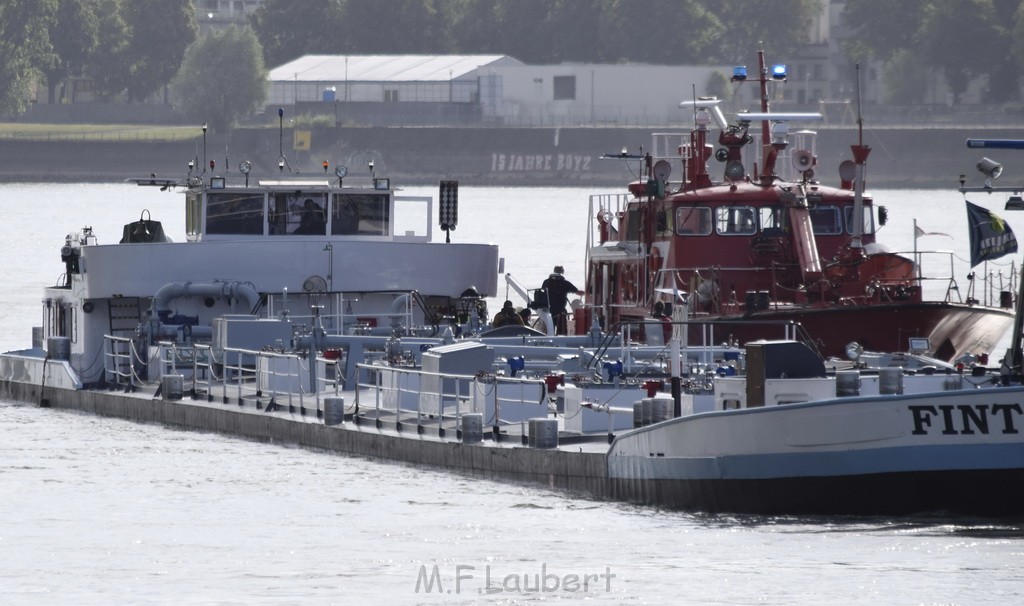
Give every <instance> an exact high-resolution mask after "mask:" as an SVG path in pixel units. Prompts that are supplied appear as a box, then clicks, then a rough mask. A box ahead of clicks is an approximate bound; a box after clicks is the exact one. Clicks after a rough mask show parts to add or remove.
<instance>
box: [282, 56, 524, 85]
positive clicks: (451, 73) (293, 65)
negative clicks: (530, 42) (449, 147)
mask: <svg viewBox="0 0 1024 606" xmlns="http://www.w3.org/2000/svg"><path fill="white" fill-rule="evenodd" d="M503 59H508V60H510V61H512V62H515V63H518V61H516V60H515V59H510V58H509V57H507V56H506V55H305V56H303V57H299V58H298V59H295V60H294V61H289V62H288V63H285V64H284V65H281V66H279V67H276V68H274V69H272V70H270V75H269V76H268V79H269V80H270V81H271V82H274V81H287V82H293V81H296V80H297V81H300V82H302V81H305V82H342V81H346V80H347V81H349V82H437V81H441V82H447V81H449V80H456V79H458V78H460V77H461V76H465V75H466V74H469V73H471V72H473V71H474V70H477V69H479V68H480V67H482V66H485V65H490V64H492V63H494V62H497V61H501V60H503Z"/></svg>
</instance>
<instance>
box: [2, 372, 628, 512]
mask: <svg viewBox="0 0 1024 606" xmlns="http://www.w3.org/2000/svg"><path fill="white" fill-rule="evenodd" d="M0 398H3V399H7V400H13V401H16V402H24V403H26V404H36V405H38V404H40V403H42V402H45V403H46V404H47V405H48V406H50V407H52V408H58V409H67V410H77V411H81V412H85V413H91V414H96V415H101V416H107V417H116V418H120V419H127V420H129V421H134V422H139V423H160V424H163V425H166V426H168V427H175V428H180V429H186V430H192V431H205V432H216V433H222V434H225V435H231V436H237V437H242V438H248V439H253V440H259V441H266V442H276V443H281V444H294V445H298V446H304V447H308V448H318V449H323V450H328V451H333V452H340V453H349V454H357V455H363V456H369V457H376V458H380V459H387V460H392V461H401V462H405V463H413V464H420V465H427V466H431V467H438V468H442V469H447V470H452V471H457V472H459V473H464V474H468V475H474V476H479V477H483V478H488V479H509V480H514V481H517V482H530V483H535V484H541V485H544V486H548V487H551V488H558V489H561V490H566V491H569V492H573V493H576V494H583V495H590V496H596V497H598V498H606V497H608V496H609V495H610V492H609V490H610V488H609V483H608V481H607V465H606V463H605V457H604V455H601V454H596V453H569V452H566V451H562V450H539V449H531V448H525V447H493V446H489V445H467V444H462V443H461V442H458V441H456V440H454V439H452V440H450V441H438V440H431V439H421V438H419V437H418V436H416V435H415V431H416V430H415V428H414V427H413V428H410V429H409V431H411V434H409V435H403V436H399V435H395V434H393V433H388V432H387V431H378V430H376V429H362V430H355V429H349V428H351V427H352V425H346V426H333V427H328V426H326V425H324V424H323V423H317V422H312V420H307V419H306V418H304V417H301V416H300V415H299V413H297V412H296V413H291V414H289V413H283V412H275V413H266V412H262V411H255V412H254V411H253V410H254V409H253V408H252V406H251V405H250V406H249V407H247V409H240V408H239V407H238V406H237V405H234V404H221V405H206V404H190V403H189V400H187V399H186V400H181V401H176V402H172V401H164V400H161V399H145V398H141V397H138V396H127V395H124V394H121V393H118V392H107V391H71V390H62V389H53V388H45V389H43V388H41V387H40V386H38V385H28V384H25V383H15V382H11V381H0ZM293 416H294V417H295V419H294V420H293Z"/></svg>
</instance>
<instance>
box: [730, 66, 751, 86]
mask: <svg viewBox="0 0 1024 606" xmlns="http://www.w3.org/2000/svg"><path fill="white" fill-rule="evenodd" d="M732 79H733V80H734V81H740V82H742V81H744V80H746V79H747V66H746V65H737V66H736V67H734V68H732Z"/></svg>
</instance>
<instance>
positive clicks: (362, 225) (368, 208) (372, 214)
mask: <svg viewBox="0 0 1024 606" xmlns="http://www.w3.org/2000/svg"><path fill="white" fill-rule="evenodd" d="M389 202H390V198H389V197H388V195H387V194H348V193H345V194H334V195H333V196H332V197H331V234H332V235H353V234H354V235H360V236H386V235H388V229H389V227H388V226H389V225H390V212H391V208H390V204H389Z"/></svg>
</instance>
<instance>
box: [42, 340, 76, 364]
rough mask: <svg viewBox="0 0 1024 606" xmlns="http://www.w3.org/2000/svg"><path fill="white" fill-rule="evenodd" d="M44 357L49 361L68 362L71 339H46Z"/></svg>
mask: <svg viewBox="0 0 1024 606" xmlns="http://www.w3.org/2000/svg"><path fill="white" fill-rule="evenodd" d="M46 355H47V357H49V358H50V359H51V360H70V359H71V339H69V338H67V337H47V338H46Z"/></svg>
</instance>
